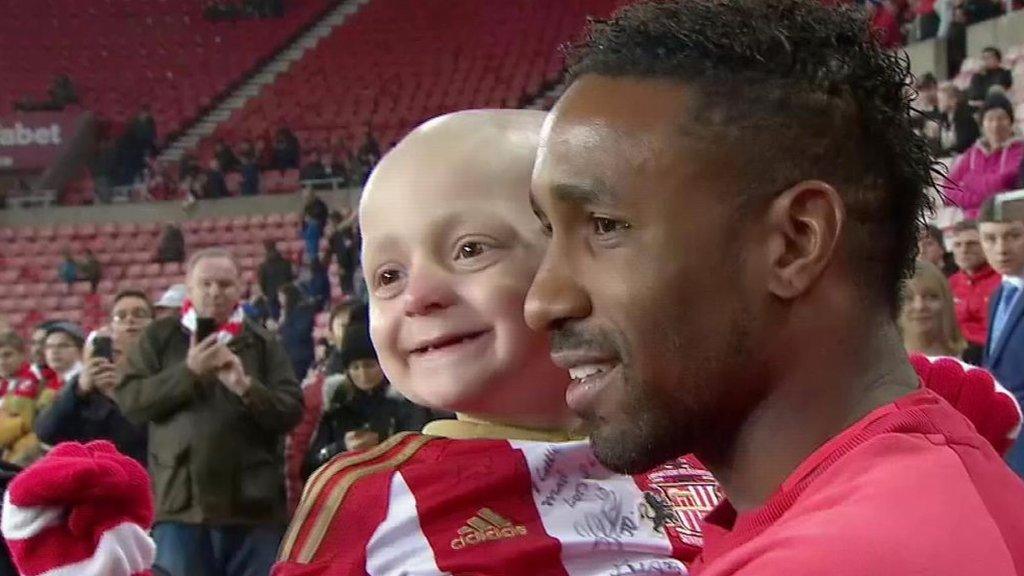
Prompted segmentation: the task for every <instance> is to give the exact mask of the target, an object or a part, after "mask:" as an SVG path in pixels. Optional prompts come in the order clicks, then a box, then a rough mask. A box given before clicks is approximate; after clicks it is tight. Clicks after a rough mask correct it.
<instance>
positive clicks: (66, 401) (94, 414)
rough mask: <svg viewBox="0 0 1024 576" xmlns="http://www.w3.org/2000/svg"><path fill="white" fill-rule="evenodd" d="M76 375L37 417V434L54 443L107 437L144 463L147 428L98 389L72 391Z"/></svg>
mask: <svg viewBox="0 0 1024 576" xmlns="http://www.w3.org/2000/svg"><path fill="white" fill-rule="evenodd" d="M77 386H78V376H75V377H73V378H72V379H71V380H69V381H68V383H67V384H65V385H64V388H62V389H61V391H60V393H59V394H57V396H56V398H54V400H53V404H51V405H50V407H49V408H47V409H46V410H44V411H43V412H42V413H40V414H39V416H37V417H36V422H35V432H36V436H39V439H40V440H42V441H43V442H45V443H47V444H50V445H54V444H58V443H60V442H82V443H86V442H92V441H93V440H110V441H111V442H113V443H114V446H116V447H117V450H118V451H119V452H121V453H122V454H124V455H125V456H130V457H132V458H134V459H136V460H138V461H139V462H140V463H141V464H142V465H143V466H145V465H146V428H145V427H143V426H136V425H134V424H132V423H131V422H129V421H128V420H127V419H125V417H124V416H123V415H122V414H121V410H120V409H118V407H117V404H115V403H114V401H113V400H111V399H110V398H107V397H106V396H104V395H103V394H100V393H99V392H91V393H89V394H87V395H85V396H79V395H78V394H76V393H75V388H76V387H77Z"/></svg>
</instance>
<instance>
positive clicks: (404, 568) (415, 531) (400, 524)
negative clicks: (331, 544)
mask: <svg viewBox="0 0 1024 576" xmlns="http://www.w3.org/2000/svg"><path fill="white" fill-rule="evenodd" d="M385 535H388V536H392V537H394V536H399V537H398V538H396V539H386V538H385ZM410 566H415V567H416V568H415V569H413V570H410V569H409V567H410ZM366 572H367V573H368V574H369V575H370V576H450V575H449V574H447V573H446V572H441V569H440V568H438V567H437V560H436V559H435V558H434V551H433V549H431V547H430V542H428V541H427V537H426V536H425V535H424V534H423V528H421V527H420V518H419V515H418V514H417V513H416V498H415V497H414V496H413V494H412V490H409V485H408V484H406V483H405V479H404V478H402V474H401V473H396V474H394V475H393V476H392V480H391V494H390V497H389V502H388V513H387V516H386V517H385V518H384V521H383V522H381V524H380V526H377V529H376V530H375V531H374V533H373V536H371V537H370V542H369V543H368V544H367V545H366Z"/></svg>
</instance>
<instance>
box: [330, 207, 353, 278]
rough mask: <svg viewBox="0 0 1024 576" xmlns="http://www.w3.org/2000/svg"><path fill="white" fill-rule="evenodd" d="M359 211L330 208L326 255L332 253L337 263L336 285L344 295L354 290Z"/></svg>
mask: <svg viewBox="0 0 1024 576" xmlns="http://www.w3.org/2000/svg"><path fill="white" fill-rule="evenodd" d="M358 217H359V213H358V212H357V211H355V210H352V211H351V212H350V213H348V214H347V215H346V214H343V213H342V212H341V211H339V210H332V211H331V214H330V221H331V228H330V236H329V237H328V238H327V250H328V256H330V255H332V254H333V255H334V258H335V262H337V264H338V286H339V287H340V288H341V291H342V293H343V294H345V295H346V296H349V295H351V294H352V292H353V290H354V282H355V272H356V268H357V267H358V266H359V237H358V236H359V234H358V231H357V229H356V224H357V222H358Z"/></svg>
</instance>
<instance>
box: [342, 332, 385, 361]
mask: <svg viewBox="0 0 1024 576" xmlns="http://www.w3.org/2000/svg"><path fill="white" fill-rule="evenodd" d="M367 358H372V359H374V360H376V359H377V351H376V350H374V349H373V342H372V341H371V340H370V327H369V326H367V325H366V324H365V323H363V322H353V323H351V324H349V325H348V326H346V327H345V333H344V334H343V335H342V337H341V365H342V367H343V368H345V369H348V367H349V364H351V363H353V362H355V361H356V360H365V359H367Z"/></svg>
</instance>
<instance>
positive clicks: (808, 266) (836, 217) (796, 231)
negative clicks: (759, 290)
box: [766, 180, 846, 300]
mask: <svg viewBox="0 0 1024 576" xmlns="http://www.w3.org/2000/svg"><path fill="white" fill-rule="evenodd" d="M845 222H846V208H845V206H844V204H843V201H842V199H841V198H840V197H839V193H838V192H836V190H835V188H833V187H832V186H830V185H829V184H826V183H824V182H821V181H819V180H807V181H804V182H800V183H799V184H797V185H795V186H793V187H791V188H789V189H787V190H786V191H784V192H782V193H781V194H779V195H778V196H777V197H776V198H775V199H774V200H773V201H772V203H771V204H770V205H769V207H768V213H767V222H766V225H767V226H768V231H769V240H768V250H769V252H768V256H769V263H768V264H769V271H768V273H769V277H768V289H769V290H770V291H771V293H772V294H774V295H775V296H777V297H779V298H782V299H786V300H789V299H793V298H796V297H798V296H800V295H801V294H803V293H804V292H806V291H807V290H808V289H810V287H811V286H812V285H814V283H815V282H816V281H817V280H818V278H819V277H820V276H821V274H822V272H823V271H824V270H825V269H826V268H827V267H828V265H829V263H830V262H831V261H832V258H833V256H834V253H835V248H836V243H837V241H838V239H839V235H840V234H841V233H842V229H843V225H844V224H845Z"/></svg>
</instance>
